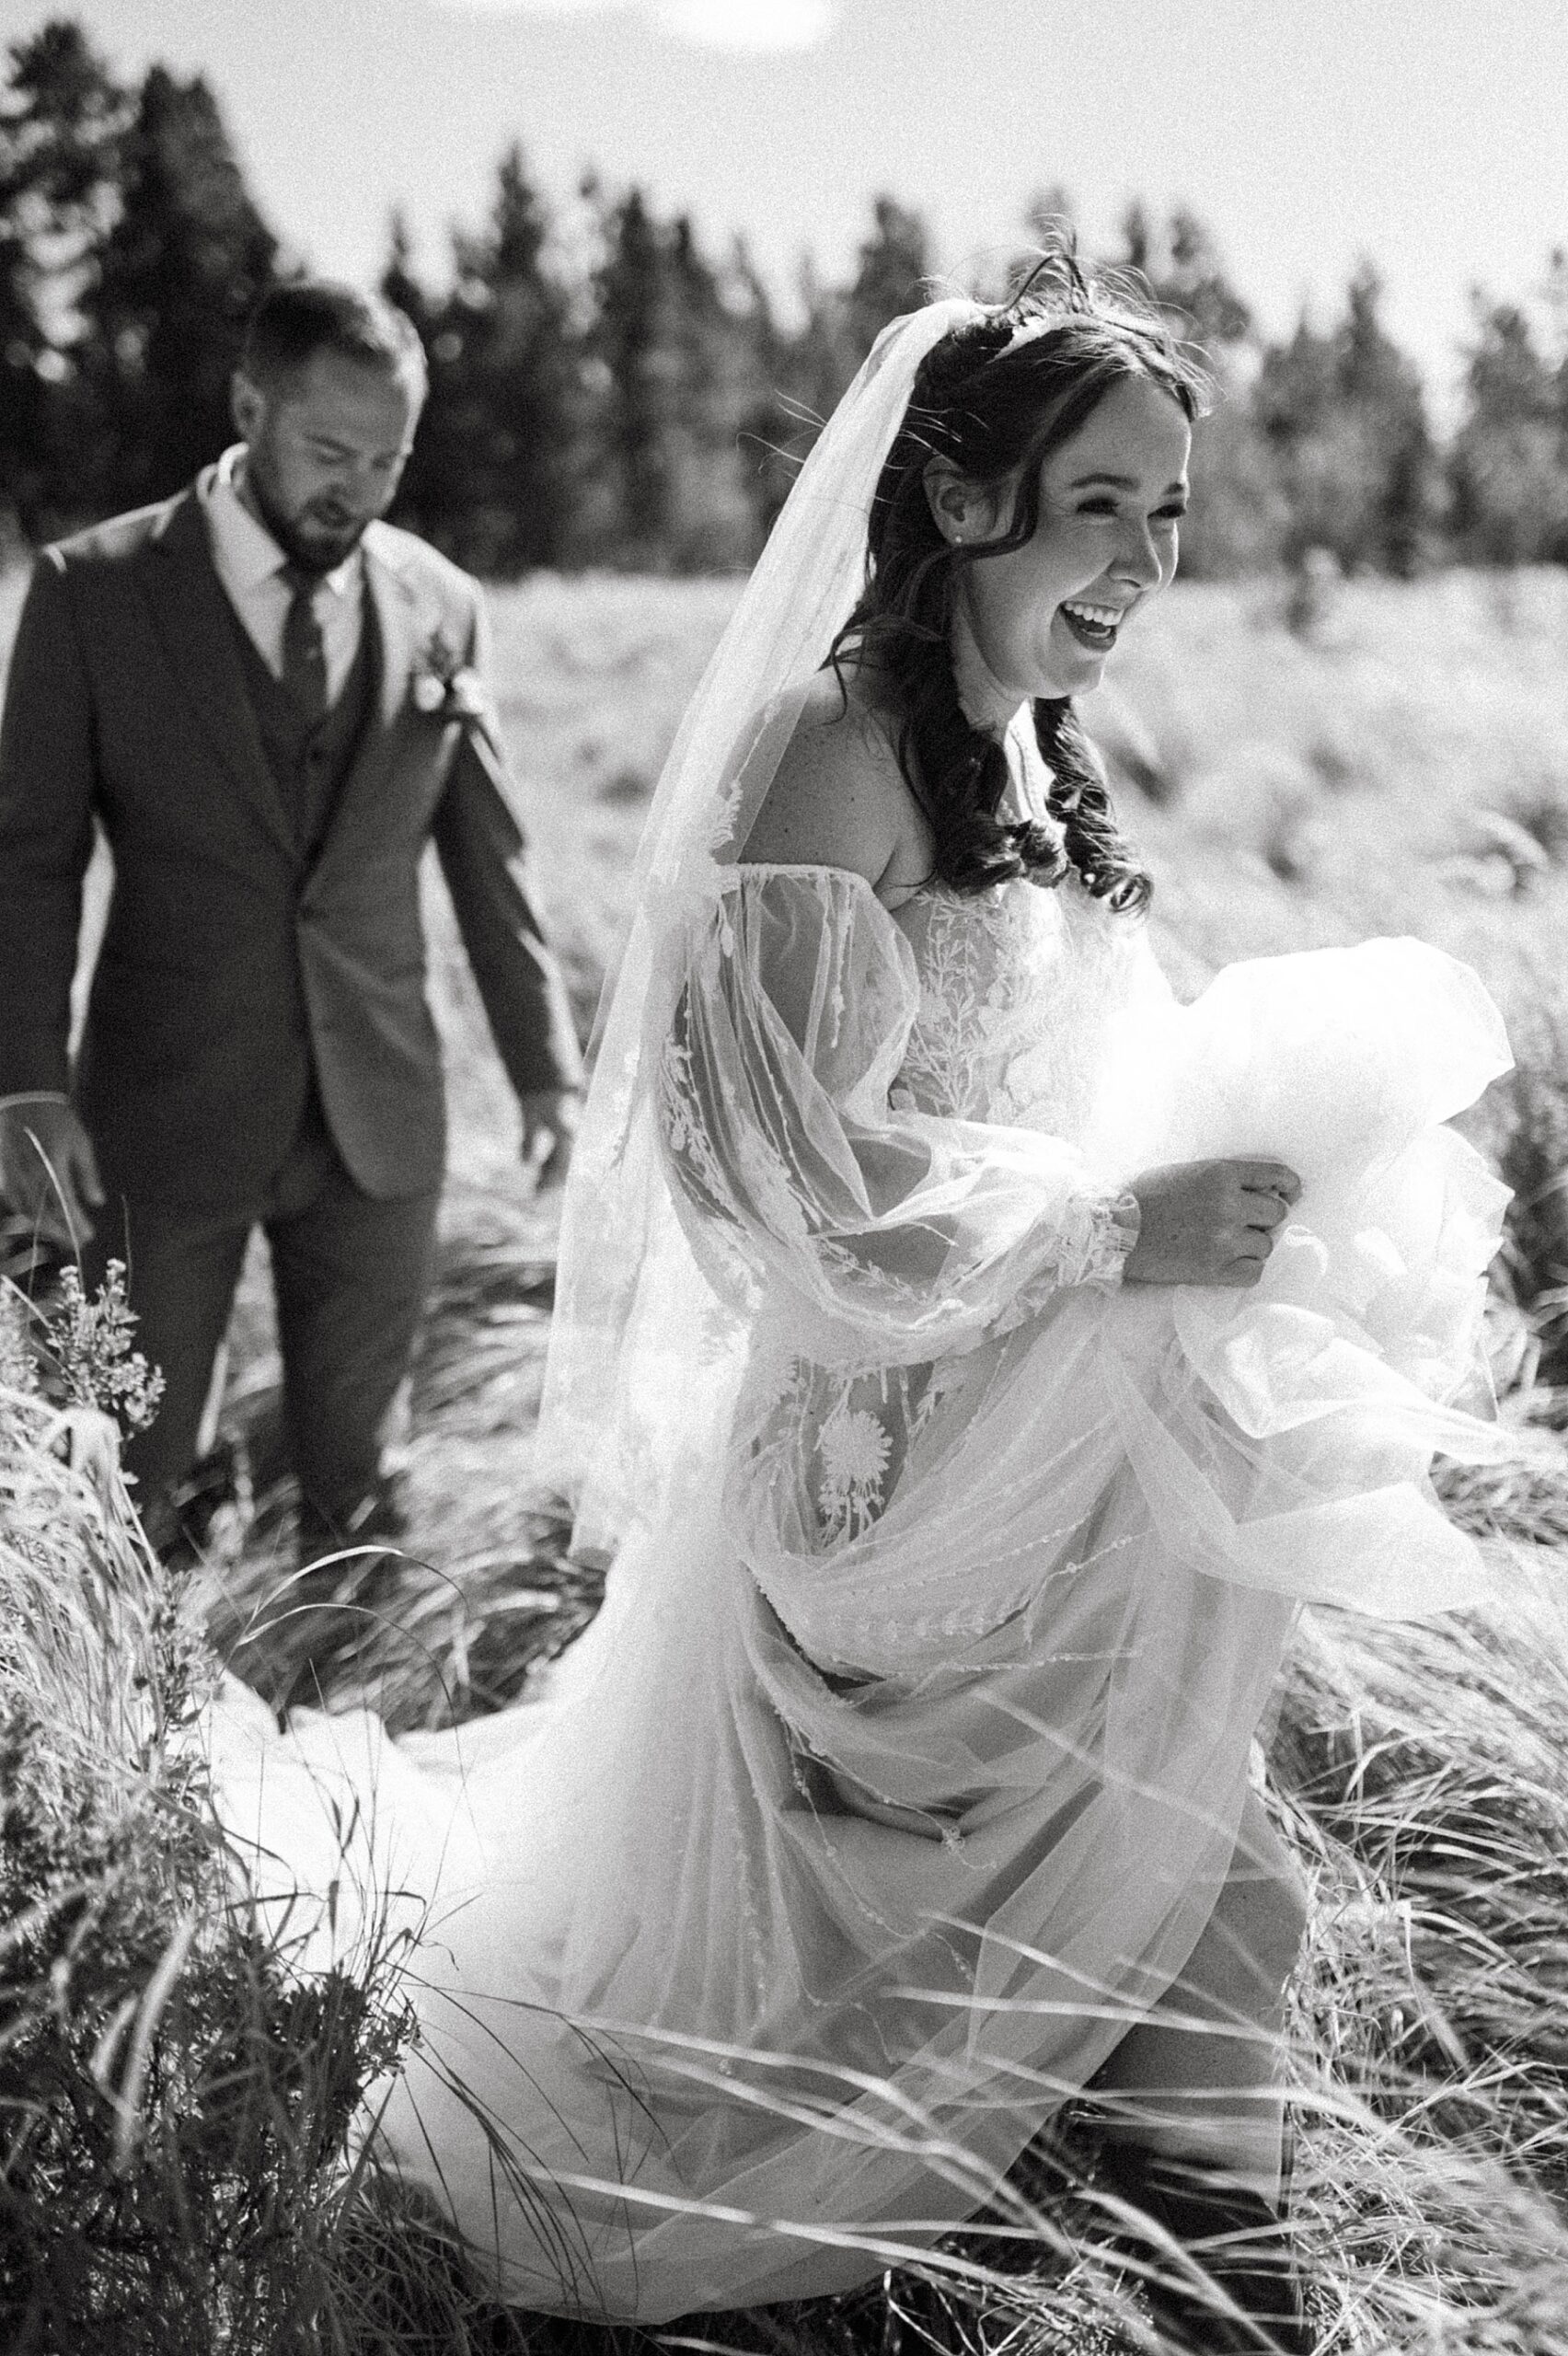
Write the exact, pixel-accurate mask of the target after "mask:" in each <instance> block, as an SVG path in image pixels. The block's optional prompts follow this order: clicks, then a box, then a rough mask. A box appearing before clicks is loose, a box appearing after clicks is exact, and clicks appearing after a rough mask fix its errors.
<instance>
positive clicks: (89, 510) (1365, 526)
mask: <svg viewBox="0 0 1568 2356" xmlns="http://www.w3.org/2000/svg"><path fill="white" fill-rule="evenodd" d="M1071 213H1072V207H1071V203H1070V200H1069V199H1068V197H1067V196H1066V193H1065V192H1064V191H1061V190H1054V191H1046V192H1043V193H1042V194H1041V195H1040V196H1038V197H1037V198H1036V199H1035V200H1034V201H1033V202H1032V204H1031V205H1030V206H1029V207H1028V208H1027V209H1026V211H1025V213H1024V214H1023V216H1022V218H1021V220H1020V259H1021V258H1022V256H1023V255H1024V254H1025V253H1027V251H1028V249H1029V247H1030V245H1031V243H1032V242H1033V243H1037V242H1038V239H1039V237H1040V235H1041V234H1042V232H1043V229H1044V227H1045V226H1046V225H1047V224H1048V223H1049V222H1051V221H1055V220H1060V219H1061V218H1063V217H1064V216H1065V217H1066V218H1067V219H1068V220H1070V218H1071ZM571 228H572V230H573V234H572V235H571V236H570V237H569V236H567V235H566V234H564V230H565V224H564V222H563V220H562V218H561V217H560V216H559V214H558V213H557V212H556V211H555V210H554V209H553V208H552V206H551V203H550V202H549V201H548V198H547V196H546V194H545V193H544V192H543V191H541V190H540V189H539V188H538V186H537V185H536V183H535V181H534V179H532V177H531V175H530V173H529V169H528V166H527V163H526V160H525V155H524V152H523V150H522V148H521V147H520V146H513V148H512V149H511V150H510V151H509V152H508V153H507V154H506V155H504V156H502V158H501V160H500V162H499V165H498V167H497V169H496V173H495V179H494V186H493V191H492V195H491V200H490V209H489V213H488V216H487V218H486V219H485V220H484V222H483V223H482V225H479V226H478V227H477V228H463V229H459V230H457V231H455V233H454V235H453V237H452V240H451V249H450V252H449V254H448V255H447V256H446V257H444V266H443V267H442V268H441V269H440V271H438V272H437V273H435V274H434V275H433V276H432V275H431V274H429V273H427V271H425V270H424V269H423V268H422V267H421V260H420V258H419V257H418V255H417V254H416V253H415V252H414V250H413V248H412V246H411V243H410V239H409V233H408V230H407V228H406V226H405V225H404V224H403V222H402V221H401V220H400V219H398V217H397V216H394V217H393V219H392V221H391V224H390V226H389V233H388V242H387V252H386V263H385V268H384V271H383V273H382V281H381V283H382V284H383V287H384V289H385V291H386V293H387V294H388V295H390V296H391V297H392V298H393V299H394V300H395V301H397V302H398V303H399V304H401V305H402V306H403V307H404V308H405V309H406V310H407V311H408V312H409V315H410V317H411V318H413V319H414V321H415V323H416V325H417V326H418V328H419V329H420V332H421V336H422V337H423V339H424V342H425V347H426V350H427V352H428V353H429V355H430V364H431V397H430V403H429V407H428V410H427V411H426V414H425V419H424V422H423V424H422V426H421V432H420V436H419V440H418V443H417V445H416V447H415V451H414V455H413V457H412V459H411V461H410V464H409V470H408V474H407V476H406V479H405V481H404V485H403V489H402V491H401V494H400V500H399V506H398V517H399V520H401V521H404V522H406V523H408V524H409V525H412V526H413V528H414V529H416V530H418V531H421V532H422V533H423V534H424V535H425V536H426V537H429V538H430V539H432V540H433V541H434V542H435V543H436V545H437V546H438V547H441V548H443V549H446V550H447V551H448V552H449V553H450V554H451V555H453V556H454V557H455V558H456V559H457V560H459V561H460V562H461V563H464V564H466V565H467V566H469V567H471V568H472V569H473V570H475V571H477V572H481V573H484V574H487V575H490V576H494V577H508V576H513V575H516V574H519V573H522V572H527V571H529V570H530V569H532V568H534V567H536V566H541V565H548V566H563V567H564V566H581V565H589V564H599V565H616V566H622V567H626V568H628V569H640V570H650V571H665V572H713V571H725V570H732V569H735V568H739V567H744V566H745V565H747V564H749V563H750V562H751V561H752V560H753V559H754V558H755V555H756V552H757V550H758V549H759V548H760V547H761V545H762V542H763V540H764V538H765V537H766V536H767V528H768V526H769V525H770V523H771V521H772V519H773V517H774V515H775V514H777V512H778V507H779V505H780V503H781V502H782V500H783V498H784V496H785V494H786V493H787V491H788V489H789V484H790V479H791V475H792V471H793V468H794V467H795V466H796V465H797V464H798V463H799V460H800V458H801V456H802V455H803V454H804V452H805V450H806V449H807V448H809V446H810V443H811V439H812V435H813V432H814V430H815V425H816V422H818V421H820V420H821V419H822V418H824V417H825V416H826V415H827V413H828V412H829V410H831V409H832V407H833V405H834V403H835V401H836V399H837V398H838V396H839V394H840V393H841V392H842V391H843V389H844V387H845V386H846V385H847V383H848V381H849V378H850V376H851V375H853V373H854V371H855V369H856V367H857V366H858V365H859V362H860V360H861V358H862V357H863V356H864V354H865V352H867V351H868V349H869V348H870V343H871V341H872V340H873V338H874V337H875V335H876V333H877V331H878V329H880V328H881V327H882V325H883V324H884V322H885V321H886V320H888V319H889V318H894V317H895V316H896V315H897V314H898V313H899V312H901V311H905V310H908V309H910V308H912V307H913V306H915V305H916V304H917V302H919V301H920V300H921V298H922V292H923V287H924V283H925V282H926V281H927V280H928V277H929V276H930V275H931V273H932V271H933V269H934V267H935V260H934V255H933V251H932V247H931V242H930V239H929V236H928V230H927V227H926V225H925V223H924V222H923V220H922V219H921V217H920V215H919V214H918V213H917V212H915V211H913V210H912V209H910V208H909V207H907V206H905V205H904V204H902V203H900V202H898V201H897V200H896V199H895V198H894V197H893V196H891V195H889V196H882V197H879V198H878V199H877V200H876V202H875V203H874V204H873V206H872V209H871V217H870V221H869V222H868V223H867V225H866V229H865V234H864V236H863V237H862V239H861V241H860V244H859V251H858V253H857V255H856V258H855V261H854V265H853V269H852V271H850V272H849V274H848V275H847V278H846V279H845V281H844V282H843V283H832V282H830V281H829V280H827V279H826V278H824V276H822V275H821V274H820V273H819V272H818V271H816V270H815V269H814V268H813V266H812V265H811V263H810V261H809V260H808V261H806V262H804V263H803V264H802V267H801V280H800V285H799V288H798V301H797V302H796V304H795V305H794V306H793V307H792V309H791V311H790V315H789V316H788V317H782V316H781V315H780V312H779V309H778V305H777V303H776V301H775V299H774V297H773V295H772V294H771V293H770V291H769V289H768V287H767V284H766V283H764V281H763V280H762V278H761V277H760V276H759V274H758V272H757V271H756V270H755V267H754V266H753V263H752V260H751V259H750V256H749V255H748V253H747V251H746V248H745V246H744V241H742V240H740V239H737V240H735V241H734V242H733V243H732V246H731V247H730V248H728V250H727V251H725V252H724V253H722V254H715V253H713V252H711V251H709V250H707V249H705V248H704V247H703V245H702V243H701V241H700V239H699V238H698V233H697V231H696V229H695V227H694V225H693V224H692V222H691V220H690V219H689V218H688V217H687V216H686V215H685V214H675V215H674V216H673V217H669V218H665V217H662V215H661V214H660V213H659V211H658V209H657V208H656V206H655V205H654V204H653V202H651V199H650V197H649V195H648V193H647V192H646V191H644V190H642V189H640V188H636V187H633V188H627V189H614V188H611V187H609V186H607V185H606V184H605V183H604V182H602V181H601V180H599V179H596V178H593V177H590V178H589V179H586V180H585V181H584V182H583V184H582V188H581V189H580V190H579V191H577V192H576V201H575V207H574V209H573V211H572V214H571ZM1095 258H1096V259H1097V260H1101V261H1109V262H1114V263H1117V264H1120V265H1122V266H1124V267H1126V268H1130V269H1133V270H1136V271H1140V272H1141V273H1142V274H1143V276H1144V278H1145V279H1146V280H1147V283H1148V285H1149V287H1150V288H1151V290H1152V292H1153V294H1154V295H1155V296H1156V297H1157V299H1158V300H1159V302H1160V303H1161V304H1163V305H1165V306H1168V307H1169V309H1170V312H1171V314H1172V315H1173V317H1174V318H1175V320H1176V322H1177V324H1179V325H1180V326H1181V328H1182V329H1183V331H1184V332H1185V333H1187V334H1189V335H1190V336H1192V337H1193V339H1194V340H1195V341H1197V342H1199V343H1200V344H1201V345H1203V346H1204V348H1205V351H1206V352H1207V354H1208V356H1209V359H1210V362H1211V364H1212V365H1213V366H1214V369H1215V373H1216V377H1217V379H1218V382H1219V387H1220V394H1221V398H1220V401H1219V404H1218V408H1217V410H1216V415H1215V417H1214V419H1213V420H1212V421H1211V422H1210V423H1209V425H1208V426H1207V427H1206V429H1205V432H1204V433H1203V434H1202V436H1201V437H1200V440H1199V445H1198V449H1197V452H1196V454H1195V458H1194V469H1193V471H1194V477H1195V491H1196V497H1195V501H1194V513H1193V519H1192V521H1191V524H1190V525H1189V527H1188V531H1187V534H1186V537H1185V541H1184V549H1183V561H1184V564H1185V565H1186V566H1187V568H1188V569H1189V570H1191V571H1194V572H1199V573H1206V574H1209V575H1211V576H1214V575H1226V574H1236V573H1246V572H1260V571H1266V570H1270V569H1274V568H1277V567H1279V566H1282V565H1284V566H1298V565H1303V564H1306V563H1308V562H1309V560H1310V559H1311V552H1312V551H1315V550H1325V551H1327V552H1328V554H1329V555H1330V556H1331V557H1332V559H1334V560H1336V561H1337V562H1338V563H1339V564H1340V565H1341V566H1342V567H1343V569H1344V570H1346V571H1374V572H1388V573H1392V574H1396V575H1409V574H1413V573H1415V572H1420V571H1422V570H1424V569H1425V568H1426V567H1429V566H1431V565H1434V564H1436V563H1441V562H1445V561H1449V560H1461V561H1468V562H1479V563H1486V564H1512V563H1520V562H1546V563H1554V564H1568V260H1565V258H1564V256H1563V254H1562V252H1561V251H1559V252H1558V253H1556V254H1554V255H1553V256H1552V257H1551V261H1550V264H1549V268H1548V271H1547V274H1546V279H1545V283H1544V284H1543V286H1542V287H1541V289H1540V290H1539V295H1538V297H1537V299H1536V300H1534V301H1533V302H1531V303H1523V302H1521V303H1507V302H1499V301H1495V300H1493V298H1491V297H1490V296H1487V295H1482V294H1481V293H1480V292H1477V294H1476V295H1475V296H1474V300H1473V317H1472V324H1471V331H1470V342H1469V346H1468V351H1467V357H1466V372H1465V377H1464V385H1463V393H1462V401H1461V409H1460V414H1459V417H1458V423H1457V426H1456V427H1455V430H1454V431H1453V433H1451V434H1450V435H1449V436H1448V438H1447V440H1446V441H1440V440H1439V438H1438V437H1437V436H1436V434H1435V432H1434V429H1433V426H1432V423H1431V419H1430V414H1429V410H1428V405H1427V401H1426V397H1425V393H1424V387H1423V384H1422V380H1421V377H1420V375H1419V372H1418V371H1417V369H1416V368H1415V367H1414V365H1413V364H1412V362H1411V361H1410V359H1409V358H1408V356H1407V355H1406V354H1405V353H1404V352H1401V350H1400V348H1399V346H1398V345H1397V343H1396V342H1395V341H1393V340H1392V338H1391V337H1390V336H1389V331H1388V329H1387V328H1386V326H1385V324H1384V321H1383V317H1382V305H1381V287H1380V284H1379V282H1378V276H1377V273H1376V272H1375V271H1373V270H1372V269H1371V268H1370V267H1369V266H1368V267H1365V268H1363V269H1362V270H1360V271H1358V272H1357V273H1356V275H1355V277H1354V278H1353V280H1352V282H1351V283H1350V285H1349V287H1348V288H1347V289H1346V291H1345V295H1344V298H1343V309H1342V311H1341V315H1340V316H1339V317H1338V318H1335V319H1333V320H1332V321H1330V322H1329V323H1328V324H1326V325H1325V324H1320V323H1317V322H1314V321H1313V320H1311V319H1309V318H1303V319H1302V320H1301V322H1300V324H1299V325H1298V326H1297V329H1296V330H1295V332H1294V334H1292V335H1291V336H1289V337H1288V338H1286V340H1284V341H1271V340H1269V339H1268V338H1266V337H1265V336H1264V335H1262V332H1261V331H1260V329H1259V327H1258V325H1257V322H1256V320H1255V318H1254V316H1253V314H1252V311H1251V307H1250V306H1249V305H1248V304H1247V302H1246V300H1245V299H1244V297H1243V296H1242V295H1241V294H1240V293H1239V291H1238V290H1237V288H1236V287H1235V286H1234V285H1233V284H1232V283H1231V282H1230V280H1229V278H1228V274H1227V272H1226V270H1225V268H1224V265H1223V262H1222V260H1221V258H1220V255H1219V252H1218V249H1217V248H1216V243H1215V240H1214V238H1213V237H1212V236H1211V235H1210V233H1209V231H1208V230H1207V229H1206V227H1205V225H1204V224H1203V223H1202V222H1200V221H1199V220H1197V219H1196V218H1195V217H1194V216H1193V214H1191V213H1189V212H1186V211H1183V210H1180V209H1178V210H1177V211H1175V212H1173V213H1172V214H1170V216H1169V217H1167V218H1164V219H1156V218H1155V217H1154V216H1152V215H1151V214H1149V213H1148V212H1147V210H1146V208H1145V207H1143V206H1142V205H1139V204H1134V205H1133V206H1131V207H1130V208H1129V210H1128V212H1127V214H1126V215H1125V217H1124V221H1123V224H1122V226H1121V230H1120V243H1119V247H1118V248H1117V249H1116V250H1114V251H1112V252H1108V253H1101V254H1099V255H1097V256H1096V257H1095ZM302 267H303V262H302V260H301V258H300V257H299V256H298V255H297V254H295V253H294V252H293V251H291V249H290V248H288V247H287V246H286V245H285V244H284V243H283V242H282V240H281V239H280V237H278V235H277V233H276V232H275V231H274V229H273V228H272V226H271V225H270V224H269V222H268V221H267V220H266V219H265V217H264V216H263V214H262V213H261V211H260V210H259V206H258V205H257V203H256V202H255V199H254V198H253V196H252V195H251V193H250V191H249V190H248V188H247V186H246V182H245V177H244V173H243V171H242V169H241V167H240V165H239V162H238V160H237V158H236V154H235V150H234V147H233V145H232V144H231V142H230V139H229V136H228V133H227V131H226V128H225V122H224V119H223V114H222V111H221V110H220V107H219V105H218V103H217V100H216V98H214V96H213V91H212V89H211V88H210V87H209V86H208V84H207V83H206V81H205V80H204V79H203V78H202V76H200V75H196V76H194V77H192V78H190V79H189V80H182V79H180V78H179V76H178V75H174V74H172V73H171V72H169V71H168V70H167V68H165V67H164V66H162V65H155V66H153V67H152V68H151V69H150V71H149V72H148V73H146V75H144V76H143V78H142V79H141V80H140V81H139V82H138V83H135V84H129V83H126V82H124V81H122V80H121V79H119V78H118V77H117V76H116V75H115V73H114V72H113V70H112V69H111V67H110V64H108V63H107V62H106V61H105V60H104V59H103V58H102V57H101V56H100V55H99V54H98V52H97V51H96V50H95V49H94V48H93V46H92V44H91V43H90V42H89V40H87V38H86V35H85V33H84V32H83V30H82V29H81V27H80V26H79V25H77V24H76V23H75V21H73V20H72V19H70V18H68V17H60V18H56V19H54V20H52V21H51V22H49V23H47V24H45V25H44V26H43V27H41V28H40V29H39V30H38V31H37V32H35V33H33V34H31V35H30V36H29V37H28V38H27V39H25V40H18V41H16V42H13V43H12V44H11V46H10V51H9V64H8V73H7V77H6V85H5V89H4V93H3V96H0V549H3V546H4V543H5V542H6V541H9V542H11V543H12V544H14V545H15V544H19V545H22V546H25V545H27V544H29V543H37V542H39V541H40V540H42V539H44V538H46V537H51V536H53V535H56V534H59V533H61V532H63V531H66V530H69V529H71V528H73V527H74V526H75V525H78V524H81V523H84V522H87V521H90V520H92V519H95V518H97V517H98V516H102V515H105V514H112V513H114V512H116V511H117V510H120V509H122V508H126V507H132V506H135V505H137V504H139V503H141V502H145V501H148V500H153V499H156V498H160V497H162V496H164V495H166V494H167V493H168V492H169V491H173V490H175V489H176V488H178V487H179V485H180V484H181V483H183V482H186V481H188V480H189V479H190V477H191V476H192V475H193V474H194V473H195V471H196V469H197V468H199V467H200V466H201V465H202V464H203V463H204V462H205V461H206V460H207V459H209V458H211V457H212V456H213V455H214V454H215V453H216V451H217V450H219V449H220V448H221V447H222V446H223V445H224V443H225V440H226V439H228V438H229V425H228V407H227V399H228V395H227V387H228V377H229V372H230V370H231V368H232V366H233V364H234V360H235V356H236V351H237V349H238V343H239V338H240V335H241V332H242V330H243V326H244V322H245V319H246V318H247V316H248V312H249V310H250V309H251V307H252V306H253V305H254V303H255V301H256V300H257V298H258V296H259V295H260V294H261V292H262V291H263V289H264V288H265V287H266V286H267V285H268V284H269V283H271V282H272V281H274V280H275V279H277V278H278V277H280V276H287V275H291V274H293V273H294V272H297V271H299V270H300V269H301V268H302ZM1003 277H1004V278H1005V273H1004V274H1003ZM1001 283H1003V278H998V281H997V283H996V284H994V285H990V286H984V287H979V288H977V289H976V291H977V292H979V293H982V294H986V295H991V294H995V293H997V292H998V291H1000V285H1001Z"/></svg>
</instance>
